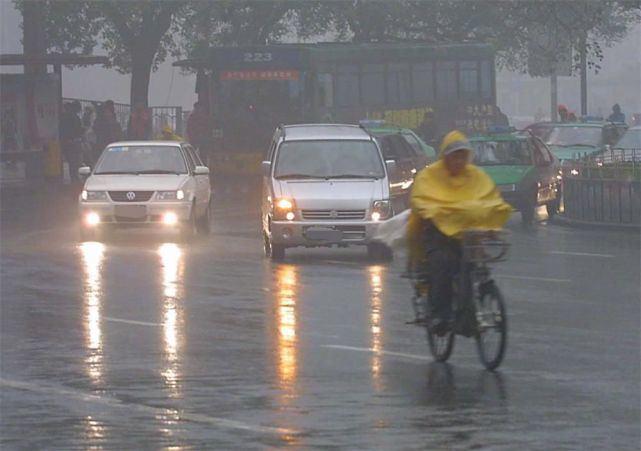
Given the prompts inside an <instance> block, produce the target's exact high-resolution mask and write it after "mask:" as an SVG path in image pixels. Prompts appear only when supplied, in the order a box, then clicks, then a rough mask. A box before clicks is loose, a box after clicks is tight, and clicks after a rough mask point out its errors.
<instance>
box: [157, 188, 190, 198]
mask: <svg viewBox="0 0 641 451" xmlns="http://www.w3.org/2000/svg"><path fill="white" fill-rule="evenodd" d="M184 198H185V192H184V191H183V190H181V189H179V190H178V191H158V192H157V193H156V200H183V199H184Z"/></svg>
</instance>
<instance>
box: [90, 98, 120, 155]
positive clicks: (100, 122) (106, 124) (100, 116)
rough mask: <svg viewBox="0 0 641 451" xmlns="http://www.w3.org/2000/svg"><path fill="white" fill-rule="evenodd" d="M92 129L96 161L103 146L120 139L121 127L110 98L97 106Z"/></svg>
mask: <svg viewBox="0 0 641 451" xmlns="http://www.w3.org/2000/svg"><path fill="white" fill-rule="evenodd" d="M93 131H94V133H95V134H96V146H95V147H94V162H96V161H97V160H98V158H99V157H100V154H101V153H102V151H103V150H104V148H105V147H107V146H108V145H109V144H111V143H112V142H116V141H119V140H121V139H122V127H120V123H119V122H118V119H117V118H116V108H115V105H114V102H113V101H112V100H107V101H106V102H104V103H103V104H102V105H100V106H99V107H98V109H97V114H96V120H95V121H94V123H93Z"/></svg>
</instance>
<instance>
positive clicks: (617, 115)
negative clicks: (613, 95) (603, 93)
mask: <svg viewBox="0 0 641 451" xmlns="http://www.w3.org/2000/svg"><path fill="white" fill-rule="evenodd" d="M608 121H610V122H621V123H623V122H625V114H623V112H622V111H621V106H620V105H619V104H618V103H615V104H614V105H613V106H612V114H611V115H610V116H608Z"/></svg>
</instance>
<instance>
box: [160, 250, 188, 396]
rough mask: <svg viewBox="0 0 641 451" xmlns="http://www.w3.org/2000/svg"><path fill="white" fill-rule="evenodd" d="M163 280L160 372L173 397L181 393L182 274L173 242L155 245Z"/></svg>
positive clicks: (180, 259) (180, 260)
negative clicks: (162, 354)
mask: <svg viewBox="0 0 641 451" xmlns="http://www.w3.org/2000/svg"><path fill="white" fill-rule="evenodd" d="M158 255H159V256H160V264H161V276H162V278H161V281H162V292H163V300H162V319H163V322H162V328H163V340H164V358H165V367H164V369H163V370H162V372H161V375H162V377H163V380H164V382H165V385H166V386H167V387H168V388H169V391H170V394H171V396H172V397H178V396H179V395H180V388H181V387H180V381H181V374H180V370H181V368H180V350H181V349H180V348H181V344H182V343H181V341H182V338H183V331H182V326H183V324H182V319H181V318H180V314H181V312H182V306H181V304H180V303H181V301H182V299H183V293H182V286H183V285H182V282H181V281H182V278H183V276H184V260H183V251H182V250H181V249H180V248H179V247H178V245H176V244H173V243H165V244H162V245H161V246H160V247H159V248H158Z"/></svg>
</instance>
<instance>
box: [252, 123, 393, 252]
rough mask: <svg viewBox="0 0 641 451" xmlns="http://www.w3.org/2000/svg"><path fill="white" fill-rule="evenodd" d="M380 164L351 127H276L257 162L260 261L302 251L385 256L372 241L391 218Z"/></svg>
mask: <svg viewBox="0 0 641 451" xmlns="http://www.w3.org/2000/svg"><path fill="white" fill-rule="evenodd" d="M394 166H395V163H394V162H391V161H390V162H387V165H386V162H385V161H384V159H383V156H382V154H381V151H380V149H379V147H378V145H377V143H376V141H375V140H374V138H373V137H372V136H371V135H370V134H369V133H368V132H367V131H366V130H365V129H363V128H361V127H358V126H353V125H338V124H336V125H320V124H303V125H289V126H280V127H279V128H278V129H277V130H276V132H275V134H274V137H273V138H272V142H271V145H270V147H269V151H268V152H267V156H266V159H265V161H264V162H263V172H264V178H263V199H262V223H263V238H264V248H265V254H266V255H267V256H268V257H270V258H271V259H273V260H282V259H283V258H284V257H285V252H286V249H288V248H293V247H298V246H304V247H319V246H326V247H327V246H335V245H336V246H349V245H365V246H367V250H368V253H369V255H370V257H372V258H375V259H389V258H391V257H392V254H391V250H390V249H389V248H387V247H386V246H384V245H383V244H382V243H379V242H376V241H374V240H373V239H372V237H373V235H374V233H375V231H376V228H377V226H378V224H379V223H380V221H383V220H385V219H387V218H389V217H391V216H392V214H393V211H392V205H391V201H390V187H389V185H390V183H389V178H388V171H390V172H393V170H394Z"/></svg>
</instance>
